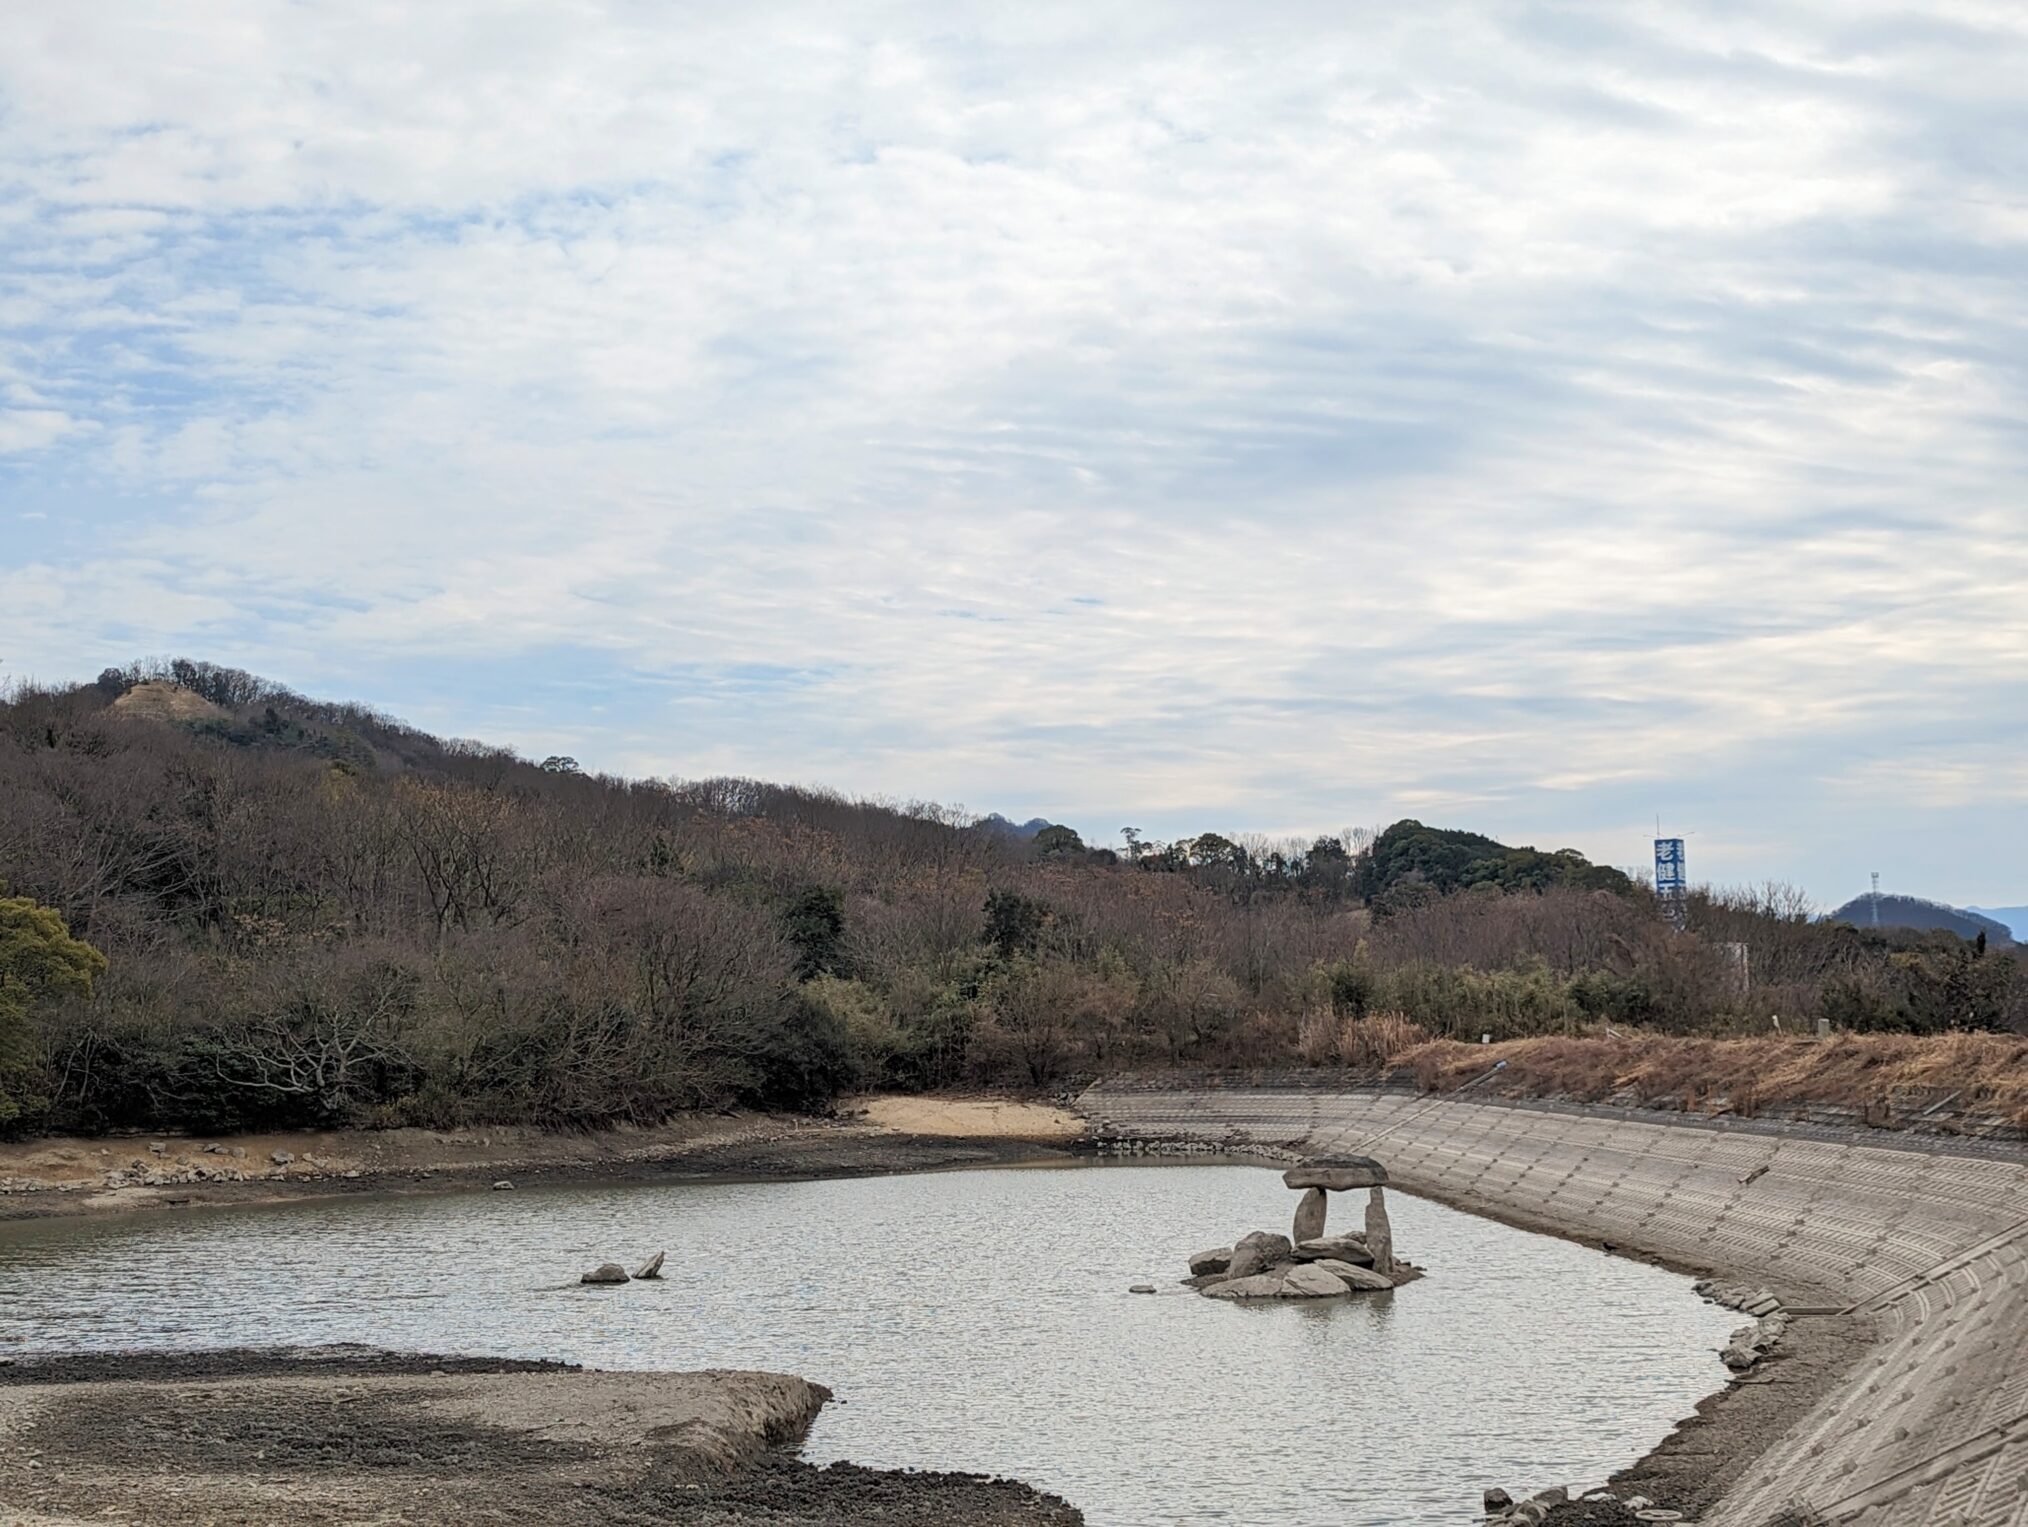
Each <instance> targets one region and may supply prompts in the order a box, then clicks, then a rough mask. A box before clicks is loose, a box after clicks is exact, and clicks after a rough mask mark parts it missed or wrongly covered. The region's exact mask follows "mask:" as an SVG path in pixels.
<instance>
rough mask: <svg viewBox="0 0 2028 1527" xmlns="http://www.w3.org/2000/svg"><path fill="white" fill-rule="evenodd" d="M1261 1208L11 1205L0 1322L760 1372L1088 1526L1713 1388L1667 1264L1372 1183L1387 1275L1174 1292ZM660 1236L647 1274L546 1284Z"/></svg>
mask: <svg viewBox="0 0 2028 1527" xmlns="http://www.w3.org/2000/svg"><path fill="white" fill-rule="evenodd" d="M1293 1206H1294V1195H1292V1194H1290V1193H1289V1192H1288V1191H1287V1190H1286V1189H1284V1188H1283V1187H1282V1186H1281V1182H1280V1179H1279V1176H1278V1174H1276V1173H1274V1172H1271V1171H1267V1170H1264V1169H1257V1168H1248V1167H1231V1166H1197V1165H1192V1166H1166V1167H1155V1166H1091V1167H1080V1168H1073V1169H1064V1170H1049V1171H1038V1170H1029V1171H983V1172H952V1173H936V1174H930V1175H926V1176H914V1177H899V1178H860V1179H851V1180H845V1181H836V1182H817V1183H734V1184H711V1185H696V1184H680V1185H667V1186H663V1185H633V1186H617V1187H573V1188H557V1189H543V1188H539V1187H538V1188H524V1189H523V1190H521V1191H519V1192H515V1193H486V1192H475V1193H472V1194H468V1195H461V1196H455V1197H436V1198H388V1199H346V1200H331V1201H327V1202H323V1203H317V1204H307V1205H296V1206H291V1207H287V1208H275V1209H265V1210H254V1209H246V1210H229V1211H218V1212H192V1213H185V1214H180V1215H150V1216H146V1217H136V1218H132V1219H128V1220H124V1221H70V1222H60V1223H49V1222H43V1223H37V1224H31V1225H26V1226H16V1227H11V1228H6V1229H4V1230H0V1335H15V1336H21V1337H24V1338H25V1339H26V1340H27V1341H28V1342H29V1343H30V1344H32V1345H35V1346H62V1347H72V1348H95V1349H106V1348H116V1347H130V1346H141V1347H189V1346H224V1345H262V1344H269V1343H312V1342H332V1341H355V1342H367V1343H372V1344H376V1345H381V1346H388V1347H399V1348H409V1349H419V1350H432V1351H446V1352H451V1351H456V1352H474V1353H489V1354H498V1355H512V1356H544V1357H562V1358H567V1359H570V1360H573V1361H578V1362H584V1363H589V1364H592V1365H595V1366H599V1367H607V1368H702V1367H748V1368H773V1369H778V1370H783V1371H787V1372H792V1373H800V1374H803V1375H805V1376H807V1377H809V1378H812V1379H815V1380H817V1381H819V1382H821V1383H824V1384H827V1385H829V1386H831V1387H832V1388H833V1389H834V1390H835V1391H836V1393H837V1397H838V1402H839V1403H836V1404H834V1405H832V1406H830V1407H827V1409H826V1410H825V1412H824V1414H823V1416H822V1417H821V1418H820V1420H819V1421H818V1423H817V1426H816V1428H815V1430H814V1431H813V1432H812V1434H811V1436H810V1439H809V1443H808V1446H807V1448H806V1449H805V1456H807V1457H809V1458H810V1459H812V1460H813V1461H816V1462H825V1461H829V1460H831V1459H834V1458H851V1459H853V1460H855V1461H857V1462H861V1463H867V1464H874V1465H881V1466H891V1467H918V1468H930V1467H937V1468H963V1469H971V1470H978V1471H983V1472H991V1473H1004V1474H1012V1475H1016V1476H1018V1477H1020V1478H1023V1479H1027V1480H1030V1481H1032V1482H1034V1483H1036V1484H1039V1485H1042V1486H1044V1487H1046V1488H1049V1489H1053V1490H1056V1491H1059V1492H1061V1493H1062V1494H1064V1495H1065V1496H1067V1497H1069V1498H1070V1499H1071V1500H1073V1501H1075V1502H1077V1503H1078V1504H1079V1505H1080V1506H1082V1507H1084V1509H1085V1511H1086V1512H1087V1514H1088V1516H1089V1517H1090V1520H1091V1521H1092V1522H1093V1523H1094V1524H1100V1527H1105V1524H1114V1527H1130V1524H1132V1527H1139V1524H1190V1523H1212V1522H1221V1523H1224V1522H1247V1523H1254V1522H1277V1523H1281V1522H1289V1523H1311V1522H1331V1523H1335V1524H1347V1527H1354V1524H1356V1527H1381V1524H1397V1523H1402V1524H1405V1523H1417V1524H1424V1523H1429V1522H1435V1521H1450V1520H1467V1519H1469V1518H1470V1517H1471V1516H1472V1515H1473V1514H1474V1513H1475V1508H1476V1504H1477V1500H1478V1494H1479V1491H1480V1489H1481V1487H1482V1486H1484V1485H1486V1484H1489V1483H1498V1484H1503V1485H1506V1486H1507V1487H1509V1488H1510V1489H1514V1490H1516V1493H1517V1494H1518V1493H1520V1491H1521V1490H1522V1489H1528V1490H1533V1489H1538V1488H1541V1487H1542V1486H1545V1485H1549V1484H1557V1483H1569V1482H1572V1481H1576V1480H1589V1481H1596V1480H1599V1479H1602V1478H1603V1477H1604V1476H1605V1475H1606V1474H1608V1473H1610V1472H1611V1471H1612V1470H1613V1469H1614V1468H1616V1467H1619V1466H1621V1465H1623V1464H1625V1463H1627V1462H1629V1461H1631V1460H1632V1459H1633V1458H1635V1457H1637V1456H1638V1455H1639V1454H1641V1453H1642V1452H1644V1451H1646V1450H1647V1449H1648V1448H1649V1447H1651V1446H1653V1445H1654V1443H1655V1442H1657V1441H1658V1440H1660V1438H1661V1437H1662V1435H1663V1434H1664V1433H1666V1432H1667V1430H1668V1428H1669V1427H1670V1426H1671V1425H1672V1424H1673V1423H1674V1422H1675V1421H1676V1420H1677V1419H1678V1418H1680V1417H1681V1416H1684V1415H1686V1414H1688V1413H1689V1411H1690V1410H1691V1408H1692V1407H1693V1405H1694V1404H1695V1402H1696V1400H1697V1399H1698V1398H1700V1397H1701V1396H1703V1395H1704V1394H1706V1393H1708V1392H1710V1391H1711V1390H1712V1389H1715V1388H1717V1387H1718V1385H1719V1383H1720V1382H1721V1380H1722V1377H1723V1375H1722V1373H1721V1371H1720V1369H1719V1367H1718V1365H1717V1363H1716V1361H1715V1359H1714V1358H1713V1356H1712V1352H1713V1349H1714V1348H1716V1347H1717V1346H1719V1345H1721V1344H1722V1343H1723V1341H1724V1338H1725V1335H1726V1332H1727V1331H1728V1330H1729V1329H1730V1327H1731V1325H1732V1324H1734V1323H1735V1322H1734V1321H1733V1319H1732V1318H1731V1317H1730V1316H1728V1315H1727V1314H1726V1313H1725V1312H1723V1311H1719V1310H1715V1309H1713V1308H1711V1307H1709V1306H1707V1305H1704V1304H1702V1303H1701V1302H1699V1301H1698V1300H1697V1299H1695V1298H1694V1297H1693V1296H1692V1295H1691V1294H1690V1293H1689V1290H1688V1284H1687V1280H1685V1279H1681V1278H1678V1277H1676V1276H1674V1275H1672V1274H1668V1273H1664V1272H1661V1271H1658V1270H1656V1269H1654V1268H1650V1267H1644V1266H1640V1265H1638V1264H1635V1263H1631V1262H1626V1261H1620V1260H1615V1259H1611V1258H1607V1257H1605V1256H1602V1255H1600V1254H1598V1253H1596V1252H1592V1251H1587V1250H1585V1249H1583V1248H1581V1247H1578V1246H1574V1245H1571V1244H1568V1243H1565V1242H1561V1241H1556V1240H1553V1239H1549V1238H1546V1237H1541V1236H1532V1235H1528V1234H1525V1233H1523V1232H1520V1231H1516V1230H1512V1229H1508V1228H1506V1227H1504V1226H1500V1225H1496V1224H1493V1223H1490V1222H1488V1221H1485V1220H1479V1219H1474V1218H1471V1217H1469V1216H1466V1215H1462V1214H1457V1213H1454V1212H1452V1211H1449V1210H1446V1209H1443V1208H1441V1207H1439V1206H1437V1205H1434V1204H1428V1203H1423V1202H1420V1201H1418V1200H1415V1199H1412V1198H1409V1197H1407V1196H1406V1195H1403V1194H1398V1193H1397V1194H1394V1195H1391V1196H1390V1207H1391V1208H1392V1211H1393V1218H1394V1225H1395V1237H1396V1244H1397V1246H1399V1247H1400V1248H1401V1250H1402V1251H1403V1252H1404V1254H1406V1255H1408V1256H1410V1257H1411V1258H1413V1259H1414V1260H1415V1261H1417V1262H1418V1263H1421V1264H1423V1265H1425V1266H1427V1267H1429V1268H1430V1269H1431V1276H1430V1277H1429V1278H1427V1279H1425V1280H1424V1281H1422V1282H1420V1283H1417V1284H1414V1285H1412V1286H1411V1287H1409V1288H1406V1289H1403V1290H1400V1291H1399V1292H1397V1293H1394V1294H1386V1295H1379V1296H1364V1297H1361V1298H1358V1299H1354V1300H1347V1301H1340V1302H1334V1303H1331V1304H1327V1305H1296V1306H1289V1305H1273V1306H1235V1305H1231V1304H1226V1303H1220V1302H1216V1301H1212V1300H1207V1299H1202V1298H1199V1297H1198V1296H1197V1295H1195V1294H1193V1293H1191V1292H1189V1291H1187V1290H1182V1289H1178V1288H1176V1287H1175V1285H1174V1280H1175V1279H1176V1278H1177V1277H1178V1276H1179V1275H1180V1274H1181V1273H1182V1271H1183V1270H1184V1263H1185V1261H1186V1260H1187V1258H1188V1256H1189V1254H1190V1253H1191V1252H1193V1251H1199V1250H1202V1249H1204V1248H1205V1247H1206V1246H1210V1245H1216V1244H1220V1243H1221V1242H1224V1241H1228V1240H1230V1239H1231V1237H1232V1236H1233V1235H1235V1234H1237V1233H1239V1232H1241V1231H1244V1230H1247V1229H1253V1228H1272V1229H1279V1230H1286V1228H1287V1223H1286V1222H1287V1220H1288V1218H1289V1215H1290V1213H1291V1212H1292V1209H1293ZM1342 1213H1343V1207H1342V1206H1341V1214H1342ZM658 1249H666V1250H667V1251H668V1254H669V1255H668V1262H667V1265H666V1266H665V1268H664V1276H663V1279H662V1281H661V1282H659V1283H646V1284H644V1283H635V1284H630V1285H626V1286H624V1287H618V1288H611V1289H599V1288H580V1287H578V1286H577V1285H576V1283H575V1282H574V1280H575V1278H576V1276H577V1274H578V1273H579V1272H581V1271H583V1270H584V1269H585V1268H587V1267H591V1266H593V1265H595V1264H597V1263H599V1262H602V1261H607V1260H620V1261H625V1262H628V1263H629V1264H630V1265H631V1264H632V1263H633V1262H635V1261H636V1260H638V1259H639V1258H641V1257H644V1256H645V1255H647V1254H648V1253H650V1252H652V1251H655V1250H658ZM1138 1282H1150V1283H1155V1284H1157V1285H1158V1286H1160V1287H1161V1288H1162V1290H1163V1292H1162V1293H1160V1294H1158V1295H1156V1296H1153V1297H1149V1296H1146V1295H1130V1294H1128V1293H1127V1292H1126V1289H1127V1287H1128V1285H1129V1284H1132V1283H1138Z"/></svg>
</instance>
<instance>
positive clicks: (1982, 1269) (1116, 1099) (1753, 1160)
mask: <svg viewBox="0 0 2028 1527" xmlns="http://www.w3.org/2000/svg"><path fill="white" fill-rule="evenodd" d="M1079 1106H1080V1108H1081V1110H1082V1111H1083V1112H1084V1113H1085V1114H1086V1115H1087V1116H1088V1117H1090V1118H1093V1119H1099V1120H1104V1121H1106V1122H1107V1123H1108V1124H1109V1126H1110V1128H1111V1129H1112V1131H1113V1132H1115V1133H1118V1134H1120V1135H1124V1136H1129V1137H1133V1136H1140V1137H1146V1138H1168V1137H1183V1138H1195V1139H1203V1140H1213V1141H1217V1140H1225V1141H1229V1142H1232V1143H1236V1144H1247V1143H1253V1144H1260V1145H1290V1146H1295V1147H1297V1148H1299V1149H1301V1150H1303V1151H1305V1152H1328V1153H1330V1154H1334V1155H1338V1154H1351V1155H1370V1156H1374V1157H1377V1158H1378V1159H1379V1160H1381V1161H1383V1162H1384V1163H1386V1166H1387V1169H1388V1172H1389V1174H1390V1177H1391V1179H1392V1180H1393V1181H1394V1182H1395V1183H1397V1184H1398V1185H1399V1186H1401V1187H1403V1188H1405V1189H1407V1190H1408V1191H1410V1192H1413V1193H1420V1194H1423V1195H1425V1196H1427V1197H1430V1198H1434V1199H1437V1200H1439V1201H1441V1202H1444V1203H1448V1204H1452V1205H1454V1206H1456V1207H1458V1208H1462V1209H1468V1210H1473V1211H1476V1212H1479V1213H1484V1214H1489V1215H1492V1216H1494V1217H1496V1218H1500V1219H1505V1220H1510V1221H1513V1222H1516V1223H1520V1224H1525V1225H1530V1226H1534V1227H1537V1228H1541V1229H1545V1230H1551V1231H1554V1232H1556V1233H1559V1234H1563V1235H1568V1236H1573V1237H1576V1238H1579V1239H1583V1240H1589V1241H1598V1242H1603V1243H1605V1244H1609V1245H1612V1246H1615V1247H1620V1248H1624V1249H1627V1250H1630V1251H1638V1252H1640V1253H1643V1254H1645V1255H1649V1256H1654V1257H1659V1258H1662V1259H1664V1260H1666V1261H1669V1262H1672V1263H1674V1264H1676V1265H1679V1266H1683V1267H1687V1268H1695V1269H1699V1270H1704V1271H1709V1272H1712V1273H1716V1274H1719V1275H1721V1276H1723V1277H1725V1278H1727V1279H1731V1280H1739V1281H1752V1282H1759V1283H1765V1284H1767V1285H1768V1286H1769V1287H1770V1288H1772V1289H1773V1290H1774V1291H1775V1292H1776V1293H1777V1294H1778V1295H1779V1296H1780V1297H1781V1298H1782V1299H1783V1301H1784V1302H1785V1303H1787V1304H1789V1305H1790V1306H1792V1307H1793V1306H1798V1305H1800V1306H1817V1307H1822V1308H1831V1307H1836V1308H1839V1309H1845V1310H1852V1311H1856V1312H1859V1313H1863V1314H1866V1315H1868V1316H1870V1317H1871V1318H1872V1321H1873V1325H1874V1328H1875V1329H1876V1331H1877V1332H1878V1341H1877V1343H1876V1344H1875V1346H1874V1347H1873V1348H1872V1350H1871V1351H1870V1353H1869V1354H1868V1356H1867V1357H1866V1358H1865V1359H1864V1360H1863V1361H1862V1362H1861V1363H1860V1364H1859V1365H1858V1366H1857V1367H1856V1368H1855V1369H1854V1371H1853V1373H1852V1375H1851V1377H1850V1379H1849V1381H1848V1382H1847V1383H1846V1384H1845V1385H1844V1386H1843V1387H1842V1388H1841V1389H1839V1390H1838V1391H1837V1392H1834V1393H1832V1394H1830V1395H1828V1396H1827V1397H1825V1399H1824V1400H1822V1401H1821V1402H1820V1403H1819V1404H1818V1405H1816V1406H1815V1407H1814V1408H1813V1409H1811V1410H1810V1411H1809V1412H1807V1413H1806V1414H1804V1415H1802V1416H1800V1417H1799V1418H1797V1420H1796V1422H1795V1424H1794V1425H1793V1426H1792V1427H1791V1428H1790V1430H1789V1431H1788V1432H1787V1433H1786V1434H1785V1435H1783V1436H1781V1437H1779V1438H1777V1439H1776V1440H1774V1442H1773V1443H1772V1445H1771V1446H1770V1447H1769V1449H1768V1451H1767V1452H1766V1453H1765V1454H1763V1455H1762V1457H1761V1458H1760V1459H1759V1460H1758V1461H1757V1462H1756V1463H1755V1464H1754V1465H1753V1466H1752V1467H1751V1468H1749V1469H1748V1470H1747V1471H1746V1473H1745V1474H1744V1475H1743V1477H1742V1478H1740V1479H1739V1480H1738V1482H1737V1483H1736V1484H1735V1485H1734V1486H1733V1487H1732V1489H1731V1490H1729V1491H1728V1492H1727V1494H1726V1496H1725V1498H1724V1499H1723V1500H1722V1501H1721V1502H1720V1503H1719V1504H1718V1506H1717V1507H1716V1508H1715V1509H1714V1510H1713V1511H1712V1512H1711V1513H1709V1514H1707V1516H1706V1517H1705V1523H1706V1527H1769V1524H1771V1523H1775V1522H1778V1521H1787V1522H1797V1521H1802V1522H1822V1523H1847V1522H1849V1523H1856V1524H1864V1527H2028V1153H2024V1152H2021V1151H2012V1152H2010V1151H2006V1150H1994V1149H1991V1148H1990V1147H1985V1148H1976V1149H1974V1148H1967V1149H1964V1150H1953V1149H1952V1148H1951V1146H1950V1144H1949V1143H1948V1142H1938V1143H1936V1144H1935V1146H1934V1147H1933V1148H1931V1147H1928V1146H1923V1147H1920V1148H1910V1142H1909V1141H1907V1140H1905V1139H1902V1140H1895V1141H1892V1142H1891V1143H1890V1142H1886V1141H1880V1142H1875V1141H1870V1140H1869V1139H1868V1138H1867V1137H1866V1135H1865V1134H1864V1133H1863V1132H1860V1131H1852V1132H1839V1131H1836V1130H1826V1129H1806V1130H1796V1131H1783V1130H1780V1129H1774V1128H1769V1127H1767V1126H1765V1125H1746V1124H1742V1125H1741V1126H1740V1127H1738V1128H1725V1127H1713V1126H1712V1125H1711V1123H1710V1121H1705V1120H1692V1119H1682V1120H1678V1119H1674V1118H1672V1117H1670V1116H1669V1115H1666V1114H1636V1113H1633V1112H1632V1111H1629V1110H1612V1109H1599V1110H1585V1109H1579V1108H1545V1107H1539V1106H1528V1105H1516V1104H1509V1103H1502V1102H1490V1101H1481V1102H1470V1101H1464V1100H1461V1099H1453V1098H1431V1097H1427V1096H1420V1095H1416V1094H1412V1093H1404V1092H1399V1091H1382V1090H1370V1091H1369V1090H1342V1091H1330V1090H1324V1089H1319V1088H1316V1087H1314V1086H1304V1087H1300V1088H1297V1087H1272V1086H1263V1087H1243V1086H1227V1085H1217V1086H1213V1085H1193V1084H1175V1083H1170V1082H1165V1081H1162V1080H1140V1081H1136V1080H1116V1081H1110V1082H1105V1083H1101V1084H1100V1085H1098V1086H1096V1087H1094V1088H1092V1089H1091V1090H1090V1091H1089V1092H1087V1093H1086V1094H1085V1095H1084V1097H1083V1098H1082V1099H1081V1100H1080V1105H1079Z"/></svg>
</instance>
